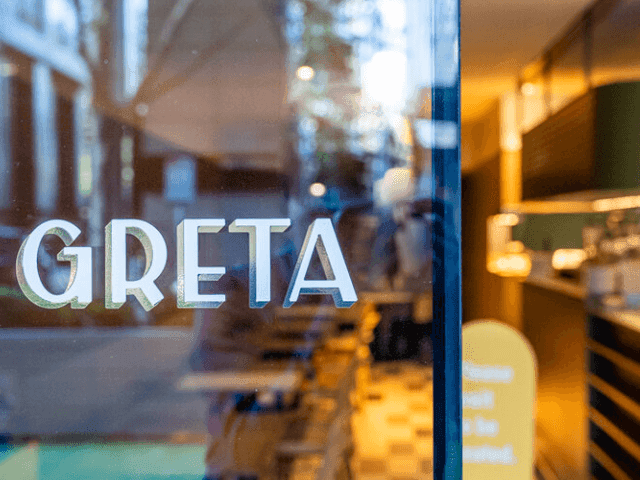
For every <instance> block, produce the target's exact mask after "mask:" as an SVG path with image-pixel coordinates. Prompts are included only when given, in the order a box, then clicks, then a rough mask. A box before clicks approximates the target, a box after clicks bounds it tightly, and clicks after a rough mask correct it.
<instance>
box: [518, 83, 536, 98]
mask: <svg viewBox="0 0 640 480" xmlns="http://www.w3.org/2000/svg"><path fill="white" fill-rule="evenodd" d="M520 93H522V94H523V95H530V96H533V95H537V93H538V87H537V86H536V85H534V84H533V83H530V82H527V83H523V84H522V87H520Z"/></svg>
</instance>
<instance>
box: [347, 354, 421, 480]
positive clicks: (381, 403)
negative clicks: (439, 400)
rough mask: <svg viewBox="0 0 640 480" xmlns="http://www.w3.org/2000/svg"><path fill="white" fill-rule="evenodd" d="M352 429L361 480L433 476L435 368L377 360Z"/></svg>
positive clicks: (355, 466) (406, 479)
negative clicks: (433, 375) (365, 397)
mask: <svg viewBox="0 0 640 480" xmlns="http://www.w3.org/2000/svg"><path fill="white" fill-rule="evenodd" d="M353 434H354V437H355V438H354V443H355V445H356V451H355V454H354V457H353V464H352V468H353V472H354V474H355V477H356V480H411V479H416V480H417V479H418V478H419V479H430V478H432V475H433V473H432V472H433V384H432V370H431V368H427V367H421V366H418V365H415V364H411V363H393V364H386V365H385V364H376V365H374V366H373V367H372V370H371V385H370V387H369V389H368V395H367V399H366V400H365V402H364V405H362V408H361V410H360V411H359V412H356V413H355V414H354V416H353Z"/></svg>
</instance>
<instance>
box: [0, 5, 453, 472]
mask: <svg viewBox="0 0 640 480" xmlns="http://www.w3.org/2000/svg"><path fill="white" fill-rule="evenodd" d="M0 10H1V11H2V15H0V17H1V19H0V33H1V36H0V38H3V39H5V40H6V41H5V40H3V41H4V43H2V44H0V171H1V172H2V175H1V176H0V327H2V330H0V352H2V353H0V359H1V363H0V432H2V433H1V434H2V438H4V439H5V440H6V442H5V444H3V448H2V449H0V477H3V478H4V477H7V478H10V477H11V478H14V475H17V473H15V472H18V471H24V470H25V469H26V470H27V471H28V472H29V473H28V474H29V475H31V477H29V478H38V479H39V478H47V479H52V478H60V479H62V478H70V477H73V476H77V477H78V478H84V479H93V478H96V479H97V478H132V477H135V478H141V479H152V478H153V479H160V478H167V479H168V478H172V479H175V478H179V479H196V478H198V479H201V478H203V477H205V476H206V478H221V477H223V476H224V478H230V477H234V476H235V477H237V478H260V479H263V478H301V476H304V477H305V478H323V479H328V478H353V477H354V476H367V475H369V476H370V475H380V476H383V477H389V476H392V477H406V476H409V477H416V476H420V477H421V478H430V476H431V475H433V470H434V448H433V438H434V434H433V432H434V416H433V408H434V397H433V390H434V388H433V378H434V374H433V364H434V348H435V350H436V351H440V353H441V356H442V358H443V360H441V365H442V366H444V365H448V367H447V369H448V370H447V372H448V374H447V378H448V379H451V380H450V381H449V383H448V384H447V385H446V388H443V390H442V392H444V393H443V395H444V396H442V398H441V399H440V400H438V401H441V402H442V404H443V405H444V404H445V403H447V402H451V401H453V404H452V405H453V406H454V407H455V405H458V406H459V403H460V401H461V400H460V396H461V393H460V387H459V383H460V379H459V376H460V375H459V370H460V365H459V359H460V350H459V338H460V335H459V308H458V309H457V310H456V309H455V308H453V307H452V308H453V310H450V309H449V307H447V308H446V309H445V308H444V306H443V307H442V312H445V311H446V312H447V313H446V315H447V316H448V317H447V318H451V322H449V323H450V325H451V329H450V331H449V330H447V334H446V339H447V341H448V342H449V346H447V347H446V348H445V346H444V343H443V344H442V345H441V346H437V345H436V346H435V347H434V345H433V342H432V334H431V332H432V329H433V328H436V327H433V328H432V324H433V320H434V314H433V307H432V305H433V298H434V288H433V281H432V279H433V278H434V271H435V272H436V273H435V276H438V275H442V278H445V275H448V276H447V277H446V278H447V279H451V280H453V283H450V282H449V281H448V280H447V281H445V280H443V284H445V283H446V289H445V287H444V286H440V290H439V291H438V290H437V288H436V289H435V291H436V295H438V298H439V299H441V303H442V304H443V305H444V304H445V303H446V302H450V301H451V299H452V298H453V299H454V300H457V299H459V287H455V285H457V284H459V276H460V271H459V231H457V233H456V231H455V229H454V227H455V225H458V224H459V222H458V221H456V218H457V216H459V158H458V135H459V122H458V75H459V68H458V67H459V66H458V37H459V32H458V5H457V2H451V1H444V0H434V1H430V2H422V1H418V0H330V1H329V0H240V1H238V0H236V1H223V2H195V1H191V0H179V1H175V2H173V1H167V0H158V1H153V2H151V1H148V0H114V1H112V2H101V1H99V0H78V1H75V2H73V1H71V0H47V1H26V0H25V1H22V2H20V1H18V2H5V3H4V4H3V6H2V7H0ZM434 25H435V26H434ZM439 165H440V166H442V165H445V167H444V168H441V169H440V170H438V168H440V167H438V166H439ZM433 172H436V175H434V173H433ZM438 172H440V173H438ZM456 172H457V174H456ZM456 175H457V176H456ZM434 179H435V180H434ZM455 228H458V229H459V226H458V227H455ZM434 232H435V233H434ZM434 235H435V237H434V238H436V243H437V245H436V247H434V248H432V236H434ZM438 235H439V236H438ZM438 248H439V249H440V250H438ZM434 252H440V253H434ZM456 255H457V256H456ZM445 256H446V257H447V258H446V259H445ZM438 258H440V260H438ZM456 258H457V260H456ZM433 265H435V266H433ZM432 267H433V268H432ZM438 272H440V273H438ZM456 278H457V283H456ZM451 285H453V286H454V287H455V288H453V290H452V289H451V288H452V287H451ZM456 288H457V290H456ZM451 305H454V307H455V302H453V303H451ZM438 318H441V319H444V318H445V314H444V313H443V314H441V315H440V317H438ZM439 325H440V327H441V328H445V322H444V321H443V320H441V321H440V324H439ZM447 328H449V327H447ZM443 331H444V330H443ZM440 338H445V336H444V334H443V335H441V336H440ZM456 339H457V342H456ZM438 348H439V349H440V350H438ZM445 350H446V351H445ZM456 369H457V370H456ZM436 381H437V380H436ZM447 399H453V400H447ZM456 402H457V403H456ZM456 408H457V407H456ZM456 408H453V409H452V410H451V411H447V412H446V414H443V415H441V417H440V418H439V420H438V421H440V422H441V423H442V427H439V426H438V425H436V426H435V428H436V429H438V428H443V429H444V428H445V427H446V428H447V429H451V428H453V430H452V432H453V436H451V435H448V436H446V438H448V439H449V440H448V441H450V442H453V443H452V444H451V445H453V446H454V447H455V448H457V450H456V452H457V453H456V455H453V456H452V455H451V454H450V452H451V450H450V449H449V447H447V449H446V450H445V449H443V450H442V452H443V453H442V454H441V457H442V459H446V461H447V467H446V468H453V469H454V470H455V468H458V467H456V465H458V466H459V465H461V461H462V460H461V440H460V439H459V440H456V437H455V435H456V431H457V432H458V437H460V435H459V434H460V415H461V413H460V408H457V409H456ZM456 429H457V430H456ZM447 431H449V430H447ZM444 437H445V435H443V438H444ZM451 439H453V440H451ZM443 445H445V444H443ZM446 445H449V444H446ZM446 452H449V453H447V454H446V455H445V453H446ZM442 459H441V460H435V467H436V469H437V468H438V465H440V468H441V469H442V468H443V467H442V465H444V460H442ZM438 462H440V463H438ZM20 469H22V470H20ZM458 469H459V468H458ZM15 478H17V477H15Z"/></svg>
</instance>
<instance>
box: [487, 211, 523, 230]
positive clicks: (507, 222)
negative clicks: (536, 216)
mask: <svg viewBox="0 0 640 480" xmlns="http://www.w3.org/2000/svg"><path fill="white" fill-rule="evenodd" d="M493 218H494V222H495V224H496V225H499V226H501V227H513V226H515V225H518V223H520V219H519V218H518V215H516V214H515V213H503V214H500V215H495V216H494V217H493Z"/></svg>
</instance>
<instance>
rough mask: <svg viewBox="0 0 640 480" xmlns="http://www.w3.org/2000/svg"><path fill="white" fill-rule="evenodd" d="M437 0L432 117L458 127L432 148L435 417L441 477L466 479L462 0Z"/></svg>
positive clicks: (436, 465)
mask: <svg viewBox="0 0 640 480" xmlns="http://www.w3.org/2000/svg"><path fill="white" fill-rule="evenodd" d="M433 1H434V13H435V15H434V16H433V18H434V25H433V28H434V38H435V46H434V47H435V48H433V50H432V51H433V52H434V70H433V71H434V73H435V75H434V76H435V79H434V80H435V81H434V84H433V87H432V120H433V121H434V124H436V125H437V124H438V123H439V122H451V123H452V124H454V125H455V126H456V127H457V129H456V131H457V142H456V146H455V148H447V149H444V148H437V146H438V142H435V146H436V148H434V149H433V152H432V180H433V188H432V205H433V213H434V216H433V217H434V220H433V221H434V224H433V230H432V232H433V238H432V244H433V258H434V262H433V333H432V338H433V350H434V375H433V416H434V420H433V421H434V438H433V442H434V445H433V448H434V470H433V473H434V475H433V478H434V479H436V480H445V479H446V480H454V479H456V480H460V479H462V430H461V423H462V377H461V375H462V372H461V349H462V342H461V338H462V337H461V323H462V322H461V310H462V307H461V289H462V287H461V278H460V277H461V263H460V241H461V229H460V55H459V51H460V3H459V0H433Z"/></svg>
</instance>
